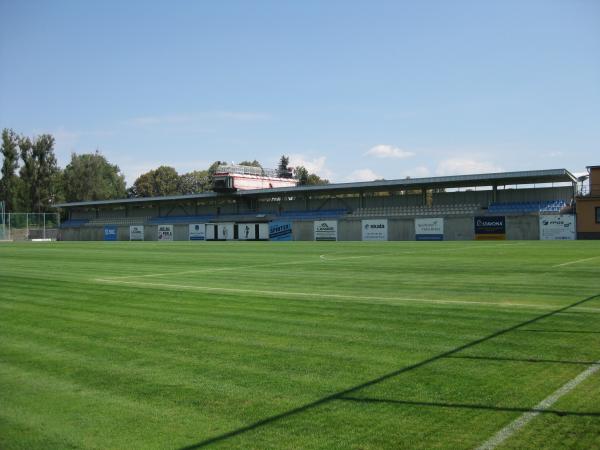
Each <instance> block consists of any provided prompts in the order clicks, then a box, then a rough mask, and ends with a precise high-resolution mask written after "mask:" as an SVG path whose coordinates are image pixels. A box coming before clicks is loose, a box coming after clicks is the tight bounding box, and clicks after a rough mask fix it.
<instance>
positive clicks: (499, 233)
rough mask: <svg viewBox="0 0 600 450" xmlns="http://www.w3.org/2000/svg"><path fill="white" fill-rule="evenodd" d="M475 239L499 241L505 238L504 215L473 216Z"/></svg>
mask: <svg viewBox="0 0 600 450" xmlns="http://www.w3.org/2000/svg"><path fill="white" fill-rule="evenodd" d="M473 224H474V226H475V239H476V240H478V241H501V240H504V239H506V217H505V216H475V217H474V219H473Z"/></svg>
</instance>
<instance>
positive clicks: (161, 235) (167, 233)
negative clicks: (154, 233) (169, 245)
mask: <svg viewBox="0 0 600 450" xmlns="http://www.w3.org/2000/svg"><path fill="white" fill-rule="evenodd" d="M158 240H159V241H172V240H173V225H158Z"/></svg>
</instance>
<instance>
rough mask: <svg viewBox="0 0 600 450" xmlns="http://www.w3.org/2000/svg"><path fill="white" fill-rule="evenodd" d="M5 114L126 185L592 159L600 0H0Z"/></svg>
mask: <svg viewBox="0 0 600 450" xmlns="http://www.w3.org/2000/svg"><path fill="white" fill-rule="evenodd" d="M0 19H1V23H2V26H1V27H0V61H1V62H2V63H1V69H0V127H1V128H5V127H8V128H12V129H14V130H15V131H17V132H19V133H23V134H26V135H33V134H40V133H51V134H53V135H54V136H55V137H56V140H57V143H56V148H55V151H56V154H57V156H58V159H59V163H60V165H61V166H63V167H64V166H65V165H66V164H67V163H68V161H69V159H70V154H71V153H72V152H76V153H86V152H91V151H94V150H96V149H99V150H100V151H101V152H102V153H103V154H104V155H105V156H106V157H107V158H108V159H109V160H110V161H111V162H112V163H115V164H118V165H119V167H120V168H121V169H122V170H123V172H124V173H125V174H126V177H127V181H128V182H129V183H132V182H133V181H134V180H135V178H136V177H137V176H138V175H139V174H141V173H143V172H145V171H147V170H149V169H152V168H156V167H158V166H159V165H162V164H166V165H171V166H174V167H175V168H176V169H177V170H178V171H179V172H180V173H181V172H185V171H189V170H195V169H203V168H206V167H207V166H208V165H209V164H210V163H211V162H212V161H214V160H217V159H218V160H227V161H234V162H239V161H241V160H244V159H258V160H259V161H261V162H262V163H263V165H265V166H276V164H277V161H278V159H279V156H280V155H282V154H287V155H289V156H290V157H291V162H292V163H293V164H303V165H305V166H306V167H307V168H309V169H310V170H312V171H316V172H317V173H318V174H319V175H321V176H323V177H327V178H329V179H330V180H332V181H336V182H343V181H357V180H369V179H374V178H386V179H394V178H404V177H406V176H411V177H413V178H415V177H419V176H436V175H450V174H460V173H480V172H490V171H492V172H493V171H504V170H527V169H538V168H562V167H565V168H568V169H570V170H572V171H574V172H582V171H585V166H586V165H592V164H600V1H597V0H561V1H556V0H543V1H530V0H521V1H511V0H501V1H441V0H440V1H422V2H416V1H388V2H378V1H364V2H362V1H361V2H358V1H356V2H355V1H348V0H346V1H301V2H298V1H294V2H292V1H281V0H280V1H255V2H250V1H239V2H238V1H221V2H209V1H169V2H166V1H165V2H152V1H139V2H138V1H127V2H123V1H109V0H103V1H96V2H82V1H60V0H56V1H51V2H50V1H30V0H18V1H17V0H12V1H8V0H0Z"/></svg>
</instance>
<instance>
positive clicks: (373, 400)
mask: <svg viewBox="0 0 600 450" xmlns="http://www.w3.org/2000/svg"><path fill="white" fill-rule="evenodd" d="M337 400H345V401H350V402H358V403H387V404H390V405H402V406H419V407H423V406H424V407H428V408H451V409H478V410H486V411H502V412H520V413H529V412H535V413H543V414H555V415H557V416H586V417H600V412H593V411H592V412H576V411H563V410H558V409H536V408H518V407H511V406H490V405H478V404H470V403H444V402H417V401H411V400H388V399H385V398H368V397H367V398H361V397H338V398H337Z"/></svg>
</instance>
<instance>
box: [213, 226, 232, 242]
mask: <svg viewBox="0 0 600 450" xmlns="http://www.w3.org/2000/svg"><path fill="white" fill-rule="evenodd" d="M216 238H217V239H218V240H220V241H230V240H232V239H233V223H219V224H218V225H217V237H216Z"/></svg>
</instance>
